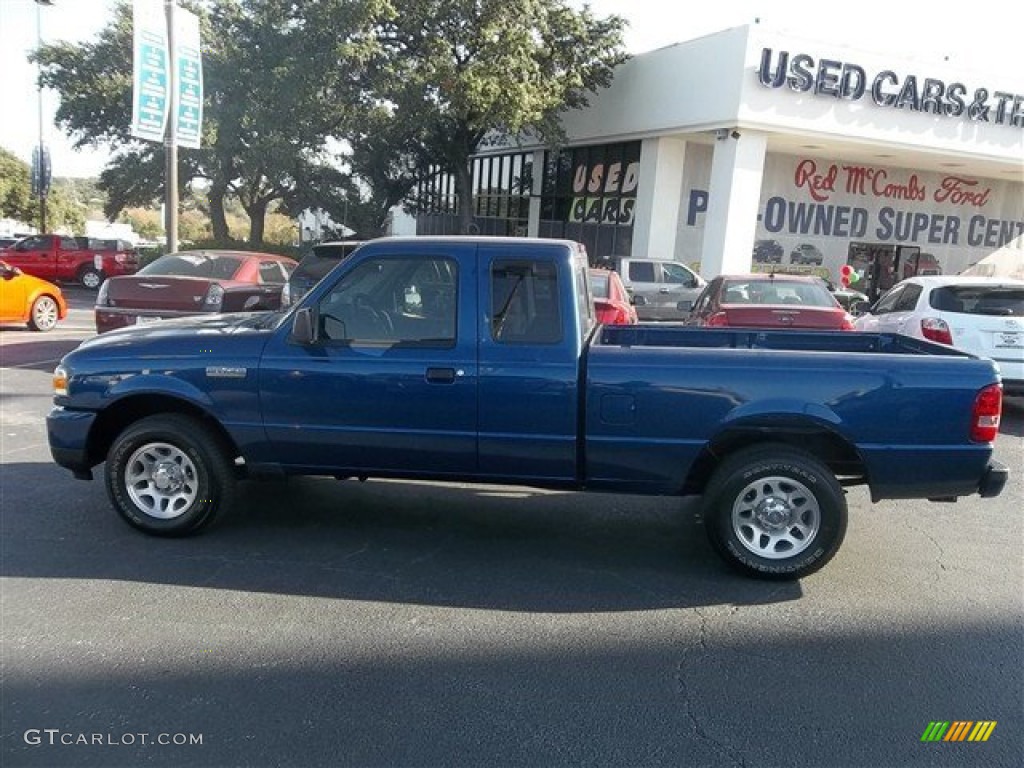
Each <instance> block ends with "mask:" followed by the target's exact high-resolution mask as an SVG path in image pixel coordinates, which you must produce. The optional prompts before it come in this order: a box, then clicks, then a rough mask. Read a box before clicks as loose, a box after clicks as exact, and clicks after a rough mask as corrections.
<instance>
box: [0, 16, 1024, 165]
mask: <svg viewBox="0 0 1024 768" xmlns="http://www.w3.org/2000/svg"><path fill="white" fill-rule="evenodd" d="M508 1H509V2H514V0H508ZM570 2H571V4H573V5H575V6H577V7H579V6H581V5H583V2H582V0H570ZM115 4H116V0H53V5H52V6H50V7H41V8H40V7H38V6H37V5H36V3H35V2H34V0H0V109H2V111H3V114H2V115H0V147H4V148H5V149H7V150H9V151H11V152H14V154H16V155H17V156H19V157H20V158H22V159H23V160H25V161H26V162H29V161H30V160H31V157H32V149H33V147H35V146H37V145H38V144H39V138H40V129H39V94H38V92H37V90H36V71H35V67H34V66H32V65H30V64H29V63H28V61H27V60H26V56H27V55H28V54H29V53H30V52H31V51H32V50H34V48H35V46H36V43H37V40H38V39H40V38H41V39H42V40H43V42H47V43H52V42H56V41H57V40H68V41H73V42H85V41H89V40H92V39H94V38H95V37H96V36H97V35H98V33H99V31H100V30H101V29H103V27H105V26H106V25H107V24H108V23H109V21H110V20H111V19H112V18H113V10H112V9H113V7H114V5H115ZM589 5H590V6H591V8H592V9H593V11H594V12H595V13H597V14H598V15H599V16H605V15H608V14H612V13H614V14H618V15H619V16H622V17H623V18H625V19H626V20H627V21H628V22H629V27H628V28H627V32H626V48H627V50H628V51H629V52H630V53H634V54H637V53H642V52H644V51H648V50H652V49H654V48H661V47H663V46H666V45H671V44H673V43H678V42H683V41H685V40H691V39H693V38H697V37H703V36H704V35H708V34H711V33H713V32H718V31H720V30H723V29H728V28H730V27H736V26H741V25H744V24H750V23H753V22H754V21H755V19H759V20H760V23H761V24H766V25H769V26H771V27H773V28H776V29H779V30H783V31H788V32H792V33H797V34H801V35H806V36H808V37H812V38H817V39H820V40H823V41H830V42H833V43H836V44H839V45H843V46H849V47H853V48H859V49H861V50H867V51H896V52H901V53H907V52H912V53H913V54H915V55H917V56H919V57H920V58H921V59H922V60H924V61H942V60H944V59H947V58H948V59H949V61H950V62H951V63H952V64H954V65H955V64H957V63H959V62H964V66H965V67H971V68H974V65H975V64H976V62H977V61H978V59H979V53H980V52H983V57H984V59H985V60H986V61H990V62H992V65H993V66H994V67H995V68H996V69H997V70H1004V69H1005V70H1007V71H1015V72H1016V73H1017V75H1016V76H1015V77H1014V78H1013V80H1014V81H1017V82H1019V81H1020V79H1021V78H1020V67H1021V65H1020V63H1019V47H1020V45H1021V32H1022V30H1024V3H1020V2H1016V3H1014V2H1012V1H1011V2H1007V0H971V2H969V3H948V4H941V5H942V6H943V10H942V11H940V10H938V8H937V6H939V5H940V4H938V3H931V2H922V0H855V1H852V2H845V3H829V4H824V3H818V4H815V3H808V2H807V1H806V0H769V1H767V2H766V0H758V1H755V0H712V2H706V3H694V2H683V0H589ZM947 9H948V10H947ZM37 11H38V20H39V27H38V29H37ZM1010 68H1013V69H1012V70H1011V69H1010ZM42 109H43V127H42V135H43V141H44V142H45V143H46V144H47V145H49V146H50V151H51V157H52V162H53V175H54V176H77V177H86V176H97V175H99V172H100V171H101V170H102V168H103V166H104V165H105V163H106V161H107V160H108V159H109V158H110V150H109V149H108V148H104V147H101V148H98V149H93V150H89V149H84V150H76V149H73V148H72V146H71V144H72V142H71V140H70V139H69V138H68V137H67V136H65V135H64V134H63V133H62V132H61V131H60V129H59V128H57V127H56V126H55V125H54V122H53V115H54V113H55V112H56V109H57V96H56V94H55V93H53V92H50V91H45V90H44V91H43V93H42Z"/></svg>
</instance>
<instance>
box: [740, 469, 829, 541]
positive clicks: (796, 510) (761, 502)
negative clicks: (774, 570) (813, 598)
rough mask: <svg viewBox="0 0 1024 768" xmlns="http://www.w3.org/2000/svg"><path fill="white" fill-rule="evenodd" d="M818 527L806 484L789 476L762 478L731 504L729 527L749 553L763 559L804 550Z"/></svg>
mask: <svg viewBox="0 0 1024 768" xmlns="http://www.w3.org/2000/svg"><path fill="white" fill-rule="evenodd" d="M820 526H821V509H820V508H819V506H818V500H817V499H816V498H815V496H814V494H813V493H811V491H810V490H808V488H807V486H805V485H804V484H803V483H799V482H797V481H795V480H793V479H792V478H789V477H762V478H759V479H758V480H754V481H753V482H751V483H750V484H749V485H747V486H746V487H745V488H744V489H743V491H742V492H741V493H740V494H739V495H738V496H737V497H736V501H735V503H734V504H733V505H732V529H733V531H734V532H735V534H736V537H737V538H738V539H739V540H740V543H741V544H743V546H744V547H746V548H747V549H748V550H749V551H750V552H752V553H753V554H755V555H757V556H758V557H763V558H765V559H767V560H779V559H782V558H786V557H793V556H794V555H798V554H800V553H801V552H803V551H804V550H805V549H807V548H808V547H809V546H810V545H811V542H812V541H814V537H815V536H816V535H817V533H818V528H819V527H820Z"/></svg>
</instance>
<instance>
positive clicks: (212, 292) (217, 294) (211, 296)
mask: <svg viewBox="0 0 1024 768" xmlns="http://www.w3.org/2000/svg"><path fill="white" fill-rule="evenodd" d="M223 301H224V289H223V288H222V287H221V285H220V284H219V283H212V284H211V285H210V288H209V290H207V291H206V298H205V299H203V309H213V310H219V309H220V305H221V304H222V303H223Z"/></svg>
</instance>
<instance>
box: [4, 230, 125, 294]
mask: <svg viewBox="0 0 1024 768" xmlns="http://www.w3.org/2000/svg"><path fill="white" fill-rule="evenodd" d="M4 261H6V262H7V263H8V264H10V265H11V266H12V267H18V269H20V270H21V271H22V272H24V273H25V274H26V275H32V276H33V277H38V278H42V279H43V280H48V281H50V282H51V283H52V282H55V281H57V280H60V281H62V282H76V283H81V284H82V285H84V286H85V287H86V288H92V289H96V288H99V287H100V283H102V282H103V281H104V280H105V279H107V278H108V277H113V276H114V275H131V274H133V273H134V272H135V270H137V269H138V268H139V255H138V252H137V251H136V250H135V249H134V248H132V246H131V244H130V243H128V242H126V241H124V240H97V239H95V238H92V237H67V236H65V235H30V236H29V237H24V238H22V239H21V240H19V241H18V242H16V243H15V244H14V245H12V246H9V247H8V248H7V249H6V250H5V251H4Z"/></svg>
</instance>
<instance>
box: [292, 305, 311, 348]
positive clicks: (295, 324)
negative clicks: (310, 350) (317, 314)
mask: <svg viewBox="0 0 1024 768" xmlns="http://www.w3.org/2000/svg"><path fill="white" fill-rule="evenodd" d="M292 339H294V340H295V341H296V342H298V343H299V344H312V343H313V342H314V341H316V333H314V331H313V310H312V309H311V308H310V307H303V308H302V309H300V310H298V311H297V312H296V313H295V317H294V318H293V319H292Z"/></svg>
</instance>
